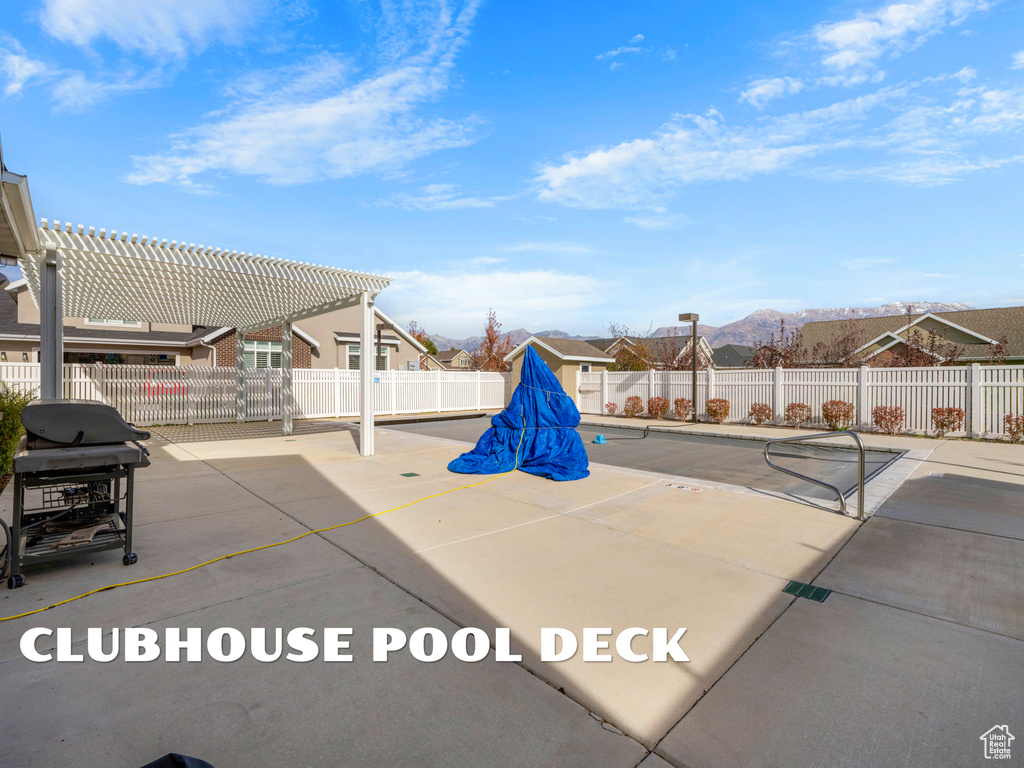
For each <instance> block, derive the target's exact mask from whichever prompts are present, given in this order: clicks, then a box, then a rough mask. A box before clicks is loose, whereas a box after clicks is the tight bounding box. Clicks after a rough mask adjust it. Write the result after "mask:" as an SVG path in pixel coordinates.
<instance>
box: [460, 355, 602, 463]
mask: <svg viewBox="0 0 1024 768" xmlns="http://www.w3.org/2000/svg"><path fill="white" fill-rule="evenodd" d="M579 423H580V412H579V411H578V410H577V409H576V404H575V403H574V402H573V401H572V398H570V397H569V396H568V395H567V394H565V390H563V389H562V385H561V384H559V383H558V379H556V378H555V375H554V374H553V373H552V372H551V369H550V368H548V367H547V365H546V364H545V363H544V361H543V360H541V358H540V355H538V354H537V353H536V352H535V351H534V349H533V347H527V348H526V356H525V357H524V359H523V373H522V376H521V378H520V384H519V386H518V387H516V391H515V392H513V393H512V400H511V402H510V403H509V404H508V407H507V408H506V409H505V410H504V411H502V412H501V413H499V414H498V415H497V416H495V417H494V418H492V419H491V428H490V429H488V430H487V431H486V432H484V434H483V435H481V437H480V440H479V441H478V442H477V444H476V448H474V449H473V450H472V451H470V452H469V453H464V454H462V455H461V456H459V458H457V459H455V460H454V461H452V462H451V463H450V464H449V465H448V469H449V470H450V471H452V472H461V473H462V474H466V475H494V474H498V473H499V472H509V471H511V470H513V469H521V470H522V471H523V472H529V473H530V474H531V475H540V476H541V477H549V478H551V479H552V480H579V479H581V478H584V477H587V476H588V475H589V474H590V470H589V469H587V466H588V464H589V462H588V460H587V451H586V449H585V448H584V447H583V440H582V439H581V438H580V436H579V433H578V432H576V427H577V426H578V425H579ZM517 450H518V459H517V458H516V456H517Z"/></svg>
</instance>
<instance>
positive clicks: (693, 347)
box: [690, 315, 697, 424]
mask: <svg viewBox="0 0 1024 768" xmlns="http://www.w3.org/2000/svg"><path fill="white" fill-rule="evenodd" d="M690 347H691V353H690V357H691V358H692V361H691V365H692V371H693V406H692V407H693V423H694V424H696V423H697V315H694V316H693V332H692V333H691V334H690Z"/></svg>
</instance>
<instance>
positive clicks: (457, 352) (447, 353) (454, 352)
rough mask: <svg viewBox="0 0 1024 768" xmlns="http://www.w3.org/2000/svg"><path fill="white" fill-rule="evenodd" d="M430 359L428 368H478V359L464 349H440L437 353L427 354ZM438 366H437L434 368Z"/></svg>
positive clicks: (468, 369)
mask: <svg viewBox="0 0 1024 768" xmlns="http://www.w3.org/2000/svg"><path fill="white" fill-rule="evenodd" d="M427 357H428V358H430V361H432V362H428V363H427V368H428V369H431V370H442V371H473V370H476V360H474V359H473V356H472V355H471V354H469V352H467V351H466V350H464V349H446V350H444V351H439V352H438V353H437V354H436V355H427ZM434 366H437V368H434Z"/></svg>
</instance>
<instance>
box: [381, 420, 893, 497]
mask: <svg viewBox="0 0 1024 768" xmlns="http://www.w3.org/2000/svg"><path fill="white" fill-rule="evenodd" d="M379 426H381V427H382V428H386V429H397V430H401V431H403V432H413V433H416V434H421V435H428V436H431V437H440V438H444V439H447V440H458V441H460V442H465V443H476V441H477V440H478V439H479V437H480V435H482V434H483V433H484V431H485V430H486V429H487V428H488V427H489V426H490V417H489V415H488V416H487V417H480V418H471V419H458V420H445V421H424V422H418V423H412V424H381V425H379ZM576 431H577V432H579V434H580V436H581V437H582V438H583V442H584V444H585V445H586V448H587V455H588V456H589V457H590V461H591V462H593V463H595V464H606V465H609V466H613V467H621V468H623V469H634V470H642V471H646V472H656V473H658V474H664V475H673V476H676V477H688V478H693V479H695V480H707V481H710V482H714V483H725V484H728V485H735V486H742V487H744V488H754V489H759V490H764V491H771V492H775V493H786V494H792V495H796V496H804V497H808V498H812V499H820V500H823V501H825V500H827V501H834V500H835V497H834V495H833V494H832V493H831V492H830V491H828V490H827V489H825V488H820V487H818V486H816V485H813V484H811V483H807V482H804V481H802V480H800V479H798V478H795V477H791V476H789V475H786V474H784V473H782V472H777V471H776V470H773V469H772V468H771V467H769V466H768V465H767V464H765V462H764V455H763V451H764V441H762V440H750V439H746V438H737V437H726V436H721V437H720V436H717V435H716V436H707V435H690V434H686V433H675V432H673V433H667V432H651V433H649V435H648V436H647V437H646V438H644V439H640V437H641V435H642V434H643V433H642V432H639V431H637V430H634V429H622V428H616V427H606V426H602V427H589V426H582V425H581V426H580V427H579V428H577V430H576ZM598 434H602V435H605V436H606V437H607V438H608V444H607V445H595V444H594V437H595V436H596V435H598ZM790 434H792V433H790V432H788V431H781V430H780V432H779V437H787V436H789V435H790ZM836 443H837V444H836V445H830V444H828V443H820V442H819V443H814V444H802V445H779V446H776V447H775V448H773V449H772V460H773V461H775V463H777V464H779V465H781V466H784V467H786V468H790V469H795V470H796V471H798V472H800V473H801V474H804V475H809V476H811V477H814V478H817V479H820V480H823V481H825V482H827V483H831V484H832V485H834V486H836V487H837V488H839V489H840V490H841V491H842V492H843V493H844V494H846V495H848V494H849V493H850V492H852V491H854V490H855V489H856V487H857V452H856V451H855V450H852V449H851V448H850V447H849V445H846V446H843V445H840V444H838V443H839V441H836ZM900 455H901V454H899V453H891V452H888V451H878V450H871V449H865V451H864V465H865V477H866V478H867V480H870V479H871V478H872V477H873V476H875V475H877V474H878V473H879V472H881V471H882V470H883V469H885V467H887V466H889V465H890V464H891V463H892V462H893V461H895V460H896V459H898V458H899V457H900Z"/></svg>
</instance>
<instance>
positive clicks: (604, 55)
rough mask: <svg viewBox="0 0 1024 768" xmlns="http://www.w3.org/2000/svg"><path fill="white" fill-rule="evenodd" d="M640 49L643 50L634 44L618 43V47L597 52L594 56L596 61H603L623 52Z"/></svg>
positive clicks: (635, 51) (633, 51) (637, 51)
mask: <svg viewBox="0 0 1024 768" xmlns="http://www.w3.org/2000/svg"><path fill="white" fill-rule="evenodd" d="M641 51H643V48H638V47H637V46H635V45H620V46H619V47H618V48H615V49H613V50H611V51H605V52H604V53H599V54H598V55H597V56H595V57H594V58H595V59H597V60H598V61H603V60H604V59H614V58H615V57H616V56H622V55H623V54H627V53H640V52H641Z"/></svg>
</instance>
